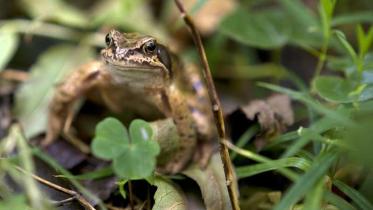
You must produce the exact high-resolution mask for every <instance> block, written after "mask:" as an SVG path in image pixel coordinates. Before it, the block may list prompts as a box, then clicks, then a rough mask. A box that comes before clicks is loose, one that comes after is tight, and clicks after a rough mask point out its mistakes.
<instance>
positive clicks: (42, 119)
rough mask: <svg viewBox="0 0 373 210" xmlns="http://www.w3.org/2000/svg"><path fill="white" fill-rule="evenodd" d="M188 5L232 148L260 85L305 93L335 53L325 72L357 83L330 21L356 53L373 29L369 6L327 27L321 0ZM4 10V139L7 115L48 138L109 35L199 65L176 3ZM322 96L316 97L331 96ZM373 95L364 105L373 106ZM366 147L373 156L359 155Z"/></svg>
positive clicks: (1, 0)
mask: <svg viewBox="0 0 373 210" xmlns="http://www.w3.org/2000/svg"><path fill="white" fill-rule="evenodd" d="M183 2H184V4H185V5H186V7H187V9H188V11H189V13H190V15H191V16H192V17H193V19H194V21H195V23H196V25H197V27H198V29H199V30H200V32H201V34H202V37H203V41H204V45H205V48H206V51H207V57H208V60H209V62H210V66H211V70H212V74H213V76H214V79H215V82H216V85H217V88H218V92H219V95H220V97H221V101H222V104H223V108H224V111H225V114H226V115H227V118H229V120H228V122H229V123H230V126H229V127H230V131H231V135H232V137H233V140H234V141H236V140H237V139H238V138H239V137H240V136H241V135H242V134H243V133H244V132H245V131H246V129H247V128H248V127H249V126H244V127H240V124H242V123H241V122H242V121H240V120H242V119H241V118H240V116H237V115H235V114H234V113H237V112H236V111H237V109H238V108H240V107H242V106H245V105H247V104H248V103H249V102H250V100H253V99H263V98H265V97H267V96H269V95H271V94H272V93H273V91H270V90H268V89H265V88H262V87H258V86H257V82H258V81H261V82H268V83H272V84H277V85H281V86H283V87H288V88H292V89H294V90H299V91H308V90H310V89H312V84H311V83H312V81H313V79H315V71H317V69H318V68H319V66H318V65H319V63H320V62H319V61H320V55H322V54H323V53H322V52H323V49H327V54H328V56H327V59H325V60H324V61H325V65H322V66H320V71H321V69H322V70H323V74H326V75H333V76H343V77H348V76H349V75H351V72H353V71H354V70H353V69H354V68H355V67H354V66H353V64H352V62H351V59H349V51H348V50H347V51H346V46H345V45H344V44H343V43H341V42H340V41H339V40H338V37H337V36H335V35H331V36H330V37H328V39H327V40H328V41H326V42H325V40H326V38H325V37H326V36H328V35H326V34H325V31H326V30H325V27H326V26H325V24H324V23H325V22H327V23H328V26H327V27H329V28H331V29H333V30H340V31H341V32H343V33H344V36H345V39H346V40H348V42H349V43H350V46H351V47H352V48H353V49H357V48H358V47H359V41H358V33H356V30H357V29H356V28H357V25H358V24H360V25H361V27H362V29H363V30H365V31H368V29H369V27H370V26H371V24H372V23H373V2H372V0H338V1H337V2H336V4H335V8H334V11H333V14H332V15H331V16H332V18H331V19H329V20H326V21H325V17H323V16H322V12H320V11H321V9H320V8H321V6H320V4H321V3H320V2H319V1H317V0H184V1H183ZM0 5H1V6H0V71H2V73H1V74H2V76H3V77H4V78H7V80H6V81H5V80H1V81H0V84H1V85H0V87H1V88H0V94H1V99H0V102H1V104H2V105H1V107H3V108H2V110H3V111H2V112H1V113H2V115H1V116H0V117H2V118H3V119H2V124H1V126H2V129H1V130H2V131H1V132H0V137H4V136H5V135H6V133H7V132H6V128H7V126H9V124H10V122H11V117H9V116H10V115H14V116H16V117H17V118H18V119H19V120H20V121H21V123H22V125H23V126H24V130H25V133H26V136H27V137H35V136H38V135H40V134H42V133H43V132H44V130H45V125H46V113H47V107H48V102H49V100H50V97H51V96H52V93H53V87H54V86H55V85H56V84H57V83H58V82H59V81H61V79H62V78H63V77H64V76H65V75H66V74H68V73H69V72H71V70H72V69H73V68H74V67H75V66H77V65H79V64H82V63H84V62H86V61H88V60H92V59H98V58H99V53H98V52H99V50H100V49H101V48H102V47H104V45H105V42H104V37H105V35H106V33H107V32H108V31H109V30H110V29H112V28H115V29H118V30H120V31H123V32H139V33H143V34H149V35H152V36H154V37H156V38H157V39H158V40H160V42H162V43H163V44H165V45H166V46H168V47H169V48H170V49H171V50H172V51H173V52H174V53H175V54H177V55H179V56H181V57H182V58H183V59H184V60H185V61H186V62H193V63H196V64H199V57H198V54H197V51H196V47H195V45H194V44H193V39H192V37H191V35H190V33H189V31H188V30H187V28H186V26H185V24H184V22H183V21H182V20H181V19H180V15H179V13H178V11H177V10H176V7H175V5H174V2H173V1H171V0H136V1H134V0H80V1H73V0H13V1H9V0H0ZM326 19H327V18H326ZM330 34H333V33H330ZM330 34H329V35H330ZM367 51H369V47H368V50H367ZM365 61H366V65H364V66H365V67H366V69H365V70H366V71H367V72H369V70H373V65H372V64H373V55H372V54H371V53H367V56H366V60H365ZM5 72H13V73H11V74H6V73H5ZM366 75H367V77H366V78H367V79H368V80H369V81H370V82H368V83H367V84H368V85H371V84H372V82H371V81H373V79H372V78H373V76H371V75H373V73H370V74H366ZM10 81H11V82H10ZM20 82H21V83H20ZM19 84H20V85H19ZM326 89H328V88H326ZM342 89H343V87H341V89H337V90H336V91H337V92H338V91H339V90H342ZM371 90H373V89H371ZM317 91H320V89H318V90H317ZM320 92H321V94H319V95H317V96H315V98H316V99H320V98H327V99H328V98H333V97H334V95H333V96H332V97H329V96H328V95H327V93H326V95H325V94H323V92H322V91H320ZM371 92H372V91H370V93H369V94H368V93H367V94H368V96H366V95H365V96H364V97H366V99H371V98H372V96H373V94H371ZM14 93H15V97H13V94H14ZM349 93H350V92H349ZM343 97H344V96H343ZM333 99H335V98H333ZM337 99H338V100H334V101H333V100H332V102H333V103H332V104H327V105H326V106H327V107H331V108H332V109H334V108H335V107H336V106H334V105H335V104H336V103H339V102H341V101H342V102H343V103H344V102H346V101H345V100H344V98H343V99H340V98H337ZM339 99H340V100H339ZM348 102H351V101H348ZM351 104H353V103H351ZM351 106H353V105H351ZM4 107H7V108H4ZM368 107H369V106H368ZM4 110H5V111H4ZM9 110H12V114H11V113H10V111H9ZM370 111H372V110H370ZM293 112H294V116H295V118H294V121H295V124H294V125H293V127H290V129H297V128H298V127H299V126H301V125H302V126H308V125H309V123H310V122H313V120H312V119H311V117H310V114H309V110H308V109H307V107H305V106H302V105H300V104H299V103H298V102H294V104H293ZM369 113H370V114H371V112H369ZM232 116H233V117H232ZM368 116H370V115H368ZM230 118H232V119H230ZM364 120H365V119H364ZM84 122H88V121H87V120H85V121H84ZM93 122H96V121H93ZM364 122H366V123H367V124H369V123H371V122H370V121H369V120H365V121H364ZM91 124H92V123H91ZM91 124H90V125H91ZM84 126H85V127H89V126H88V125H86V124H84V125H82V127H84ZM367 129H368V130H369V129H370V128H369V127H368V128H367ZM354 131H355V130H354ZM366 131H367V130H364V132H366ZM356 132H357V131H356ZM364 132H363V134H366V133H364ZM351 133H353V132H351ZM357 133H359V135H361V134H362V132H357ZM331 136H333V135H331ZM356 136H357V135H354V136H353V137H352V138H351V139H353V138H356ZM363 136H364V135H363ZM368 138H369V139H368V140H366V141H365V140H363V141H361V142H360V143H361V144H359V145H358V146H359V147H358V150H359V151H362V154H363V156H359V155H358V159H357V160H359V161H360V160H361V158H362V160H363V161H364V162H365V163H368V165H369V164H371V163H372V162H371V158H370V157H369V156H370V155H369V151H370V148H372V147H370V146H371V144H372V143H371V139H370V137H368ZM361 139H367V136H366V135H365V136H364V137H363V138H361ZM367 142H368V146H369V147H366V145H367ZM364 147H365V148H369V149H366V150H360V149H362V148H364ZM237 164H239V162H238V163H237ZM245 164H246V162H245ZM367 177H368V178H366V179H364V181H365V182H364V184H362V183H361V182H357V183H358V185H359V186H360V185H361V186H362V187H361V188H360V189H361V191H362V192H364V194H365V195H366V197H367V198H368V199H370V201H371V202H373V200H372V198H373V191H372V189H373V179H372V178H371V176H367ZM261 179H262V180H264V182H265V181H266V178H261ZM359 180H360V178H359ZM245 181H247V180H244V181H243V182H245ZM277 181H278V182H282V180H274V181H273V182H271V184H273V186H279V188H281V189H283V188H284V186H283V184H282V183H281V184H279V185H276V184H277V183H275V182H277ZM355 184H356V182H355Z"/></svg>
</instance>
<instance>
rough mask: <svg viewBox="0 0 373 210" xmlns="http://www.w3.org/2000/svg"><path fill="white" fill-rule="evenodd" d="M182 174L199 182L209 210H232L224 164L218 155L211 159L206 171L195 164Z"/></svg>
mask: <svg viewBox="0 0 373 210" xmlns="http://www.w3.org/2000/svg"><path fill="white" fill-rule="evenodd" d="M182 173H183V174H185V175H186V176H188V177H189V178H191V179H193V180H194V181H196V182H197V184H198V186H199V187H200V189H201V192H202V197H203V200H204V203H205V206H206V209H207V210H229V209H232V207H231V203H230V199H229V195H228V191H227V187H226V184H225V183H226V181H225V175H224V169H223V164H222V162H221V159H220V155H219V154H218V153H216V154H214V155H213V156H212V157H211V160H210V162H209V165H208V166H207V168H206V169H205V170H201V168H200V167H199V166H198V165H197V164H193V165H192V166H190V167H189V168H188V169H186V170H185V171H183V172H182Z"/></svg>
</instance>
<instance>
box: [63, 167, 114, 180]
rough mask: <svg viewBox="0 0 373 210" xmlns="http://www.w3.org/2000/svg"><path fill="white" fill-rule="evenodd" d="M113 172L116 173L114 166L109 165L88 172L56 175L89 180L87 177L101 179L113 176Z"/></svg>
mask: <svg viewBox="0 0 373 210" xmlns="http://www.w3.org/2000/svg"><path fill="white" fill-rule="evenodd" d="M113 174H114V171H113V168H112V167H110V166H108V167H104V168H100V169H98V170H95V171H91V172H87V173H84V174H79V175H75V176H66V175H57V176H56V177H61V178H67V179H75V180H87V179H100V178H104V177H108V176H111V175H113Z"/></svg>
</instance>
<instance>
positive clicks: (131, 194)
mask: <svg viewBox="0 0 373 210" xmlns="http://www.w3.org/2000/svg"><path fill="white" fill-rule="evenodd" d="M128 191H129V195H128V197H129V199H130V206H131V210H134V208H133V207H134V206H133V192H132V183H131V180H128Z"/></svg>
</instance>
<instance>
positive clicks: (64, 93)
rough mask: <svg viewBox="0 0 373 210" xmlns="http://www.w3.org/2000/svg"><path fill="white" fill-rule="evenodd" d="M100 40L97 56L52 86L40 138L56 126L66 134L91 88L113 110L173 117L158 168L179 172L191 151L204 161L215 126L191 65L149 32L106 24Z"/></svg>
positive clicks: (51, 136) (46, 141)
mask: <svg viewBox="0 0 373 210" xmlns="http://www.w3.org/2000/svg"><path fill="white" fill-rule="evenodd" d="M105 41H106V45H107V47H106V48H105V49H103V50H102V51H101V57H102V61H92V62H90V63H88V64H85V65H83V66H81V67H80V68H79V69H77V70H76V71H74V72H73V73H72V74H70V75H69V76H68V77H67V78H66V79H65V80H64V81H63V82H62V83H61V84H60V85H59V86H58V87H57V89H56V92H55V94H54V97H53V99H52V102H51V104H50V108H49V121H48V128H47V134H46V138H45V139H44V141H43V142H42V144H43V145H48V144H50V143H51V142H52V141H53V140H54V139H55V138H56V137H57V136H58V135H59V133H60V132H63V133H64V134H66V135H67V136H69V135H68V133H69V128H70V125H71V123H72V120H73V115H74V111H73V109H74V104H75V102H76V101H77V99H79V98H80V97H81V96H85V95H87V94H88V93H90V92H92V91H94V92H95V93H99V95H100V96H101V98H102V100H103V102H104V104H105V105H107V107H108V108H109V109H110V110H112V111H114V112H123V111H126V110H129V109H131V110H138V111H140V112H142V113H143V115H145V116H146V115H147V113H146V112H148V114H151V113H154V112H159V113H161V115H162V116H163V117H162V118H171V119H172V120H173V122H174V124H175V126H176V129H177V133H178V136H179V139H180V144H179V145H178V146H177V148H176V149H175V151H173V155H172V160H171V161H168V162H166V163H158V167H157V168H158V170H159V171H162V172H165V173H177V172H180V171H181V170H182V169H183V168H185V166H187V164H188V163H189V162H190V161H191V160H192V159H193V157H194V159H195V160H198V162H199V163H200V164H201V165H206V163H207V161H208V159H209V157H210V156H211V153H212V146H211V145H212V142H213V141H212V140H213V139H214V137H215V135H216V131H215V129H214V126H213V125H214V124H213V122H212V120H213V117H212V113H211V109H210V105H209V102H208V100H207V97H208V96H207V94H206V90H205V88H204V84H203V83H202V82H201V80H200V76H199V74H198V72H197V71H196V70H195V68H193V67H186V66H184V65H183V64H182V63H181V62H180V61H179V59H178V58H177V56H175V55H174V54H172V53H170V52H169V50H168V49H167V48H166V47H165V46H164V45H162V44H160V43H158V42H157V40H156V39H155V38H153V37H151V36H146V35H140V34H136V33H121V32H119V31H116V30H112V31H110V32H109V33H108V34H107V36H106V38H105ZM144 112H145V113H144ZM145 119H146V118H145ZM70 137H71V136H70ZM161 153H162V151H161Z"/></svg>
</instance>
